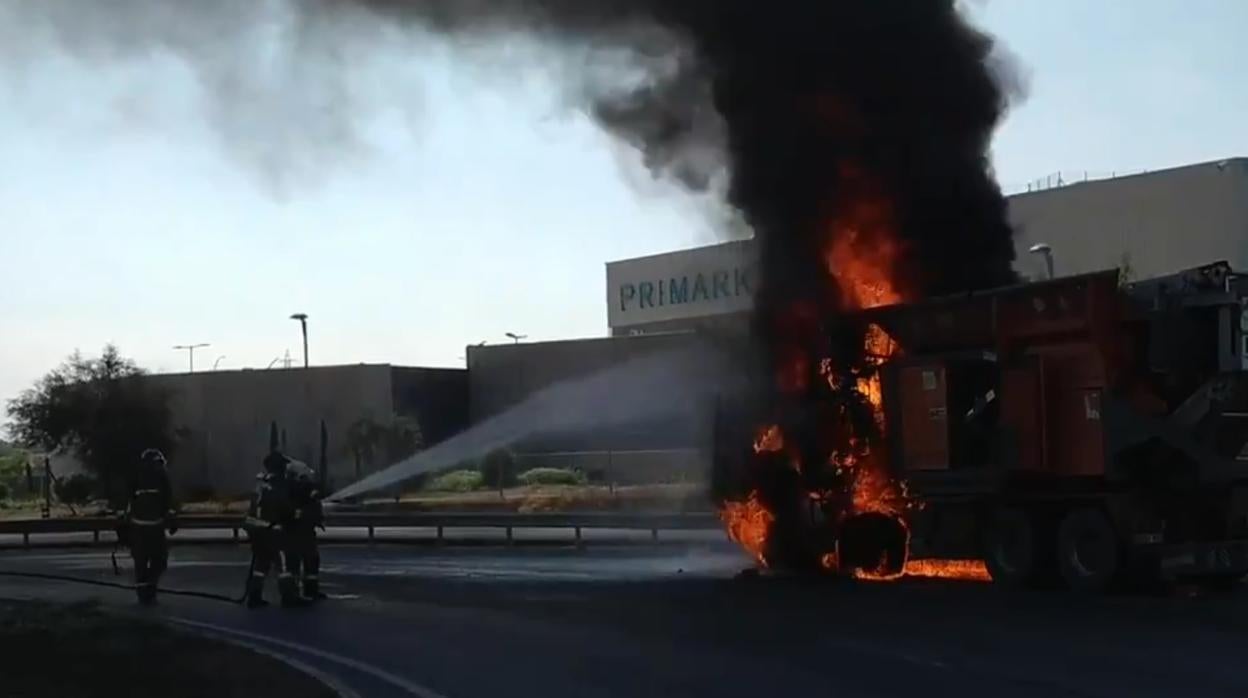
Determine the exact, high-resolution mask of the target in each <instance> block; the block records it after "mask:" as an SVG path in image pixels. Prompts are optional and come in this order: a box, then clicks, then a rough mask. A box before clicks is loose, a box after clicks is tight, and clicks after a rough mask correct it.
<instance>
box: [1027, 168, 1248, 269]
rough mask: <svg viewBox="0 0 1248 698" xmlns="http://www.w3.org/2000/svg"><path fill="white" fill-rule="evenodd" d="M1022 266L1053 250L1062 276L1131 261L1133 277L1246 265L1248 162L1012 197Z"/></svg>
mask: <svg viewBox="0 0 1248 698" xmlns="http://www.w3.org/2000/svg"><path fill="white" fill-rule="evenodd" d="M1010 220H1011V222H1012V223H1013V225H1014V227H1015V248H1016V250H1017V253H1018V263H1017V264H1016V265H1015V266H1016V267H1017V268H1018V269H1019V271H1020V272H1021V273H1023V274H1025V275H1028V276H1030V277H1032V278H1042V277H1043V274H1044V272H1043V260H1042V259H1040V258H1037V256H1036V255H1032V254H1029V253H1028V252H1027V250H1028V249H1029V248H1030V247H1031V246H1032V245H1034V244H1036V243H1039V242H1044V243H1048V244H1049V245H1051V246H1052V247H1053V251H1054V263H1055V264H1054V266H1055V268H1056V272H1057V274H1058V275H1059V276H1062V275H1069V274H1078V273H1081V272H1087V271H1096V270H1100V269H1107V268H1111V267H1118V266H1121V265H1122V264H1123V262H1124V260H1125V261H1126V262H1127V263H1128V264H1129V266H1130V268H1131V270H1132V272H1133V277H1134V278H1136V279H1140V278H1148V277H1151V276H1160V275H1163V274H1168V273H1171V272H1174V271H1178V270H1181V269H1186V268H1190V267H1195V266H1200V265H1202V264H1206V263H1209V262H1215V261H1218V260H1223V259H1225V260H1227V261H1229V262H1231V264H1232V266H1234V267H1236V268H1237V269H1248V159H1246V158H1234V159H1230V160H1223V161H1219V162H1212V163H1203V164H1198V165H1189V166H1186V167H1178V168H1174V169H1169V170H1160V171H1157V172H1150V173H1147V174H1141V175H1132V176H1129V177H1119V178H1117V179H1106V180H1099V181H1092V182H1085V183H1078V184H1071V185H1067V186H1063V187H1059V188H1056V189H1047V190H1044V191H1040V192H1034V193H1027V194H1018V195H1016V196H1012V197H1010Z"/></svg>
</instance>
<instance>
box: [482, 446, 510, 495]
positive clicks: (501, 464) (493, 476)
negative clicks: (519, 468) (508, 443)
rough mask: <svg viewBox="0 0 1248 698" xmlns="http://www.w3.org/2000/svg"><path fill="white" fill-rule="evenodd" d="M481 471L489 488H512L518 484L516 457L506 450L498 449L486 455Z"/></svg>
mask: <svg viewBox="0 0 1248 698" xmlns="http://www.w3.org/2000/svg"><path fill="white" fill-rule="evenodd" d="M479 469H480V471H481V475H482V476H483V477H484V478H485V484H486V485H487V486H489V487H500V486H502V487H510V486H512V485H514V484H516V481H517V480H516V457H515V456H514V455H512V453H511V451H509V450H507V449H505V448H497V449H494V450H493V451H490V452H489V453H487V454H485V458H482V459H481V465H480V466H479Z"/></svg>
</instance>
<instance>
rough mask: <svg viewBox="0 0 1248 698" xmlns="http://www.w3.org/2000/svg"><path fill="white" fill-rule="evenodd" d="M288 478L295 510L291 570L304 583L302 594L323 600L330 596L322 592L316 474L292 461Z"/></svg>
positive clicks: (289, 537) (320, 513)
mask: <svg viewBox="0 0 1248 698" xmlns="http://www.w3.org/2000/svg"><path fill="white" fill-rule="evenodd" d="M286 479H287V482H288V486H289V488H290V500H291V505H292V507H293V509H294V517H293V520H292V521H291V523H290V531H289V533H288V535H287V546H288V550H289V551H290V564H291V571H292V572H293V573H294V574H295V578H296V579H297V580H299V582H300V584H301V585H302V592H303V596H305V597H307V598H308V599H310V600H312V601H320V600H323V599H325V598H327V597H326V596H325V594H323V593H321V583H320V570H321V553H320V550H319V549H318V546H317V542H316V529H317V527H321V528H324V523H323V522H324V513H323V511H322V509H321V492H320V488H319V487H318V486H317V482H316V473H314V472H313V471H312V468H309V467H308V466H307V464H306V463H303V462H300V461H293V462H291V463H290V465H289V466H287V468H286Z"/></svg>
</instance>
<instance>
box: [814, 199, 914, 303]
mask: <svg viewBox="0 0 1248 698" xmlns="http://www.w3.org/2000/svg"><path fill="white" fill-rule="evenodd" d="M831 232H832V239H831V243H830V244H829V245H828V248H827V251H826V252H825V255H824V263H825V264H826V265H827V268H828V271H829V273H831V274H832V277H833V278H834V279H836V283H837V286H839V287H840V289H841V295H842V298H843V299H844V303H845V305H846V307H847V308H848V309H859V308H874V307H876V306H880V305H892V304H893V303H900V302H901V294H900V293H899V292H898V291H897V288H896V286H895V284H894V283H893V267H894V266H895V264H896V261H897V257H898V253H899V252H900V251H901V250H900V246H899V245H898V243H897V240H896V238H895V237H894V235H893V224H892V220H891V215H890V213H889V207H888V205H887V202H886V201H884V200H874V199H870V198H864V199H861V200H859V201H857V202H855V204H854V205H852V206H850V207H849V208H848V210H847V211H846V212H845V213H844V214H843V215H842V216H841V217H840V218H838V219H837V220H836V221H835V222H834V223H833V226H832V231H831Z"/></svg>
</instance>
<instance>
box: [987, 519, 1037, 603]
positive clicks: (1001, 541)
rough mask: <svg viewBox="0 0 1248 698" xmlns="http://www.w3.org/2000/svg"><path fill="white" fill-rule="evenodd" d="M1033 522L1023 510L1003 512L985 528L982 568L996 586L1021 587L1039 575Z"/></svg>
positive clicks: (1033, 581)
mask: <svg viewBox="0 0 1248 698" xmlns="http://www.w3.org/2000/svg"><path fill="white" fill-rule="evenodd" d="M1038 542H1039V537H1038V535H1037V525H1036V522H1034V521H1033V520H1032V517H1031V516H1030V515H1029V514H1028V513H1027V512H1026V511H1024V510H1022V509H1002V510H1000V511H998V512H996V513H995V514H994V515H993V516H992V517H991V518H990V519H989V520H988V521H987V524H986V526H985V527H984V532H983V548H984V565H985V566H986V567H987V568H988V574H989V575H991V576H992V581H993V582H994V583H996V584H1000V585H1002V586H1007V587H1023V586H1029V585H1032V584H1034V583H1035V581H1036V580H1037V578H1038V577H1039V576H1040V572H1041V568H1042V565H1041V559H1040V555H1041V554H1042V551H1041V547H1040V546H1039V545H1038Z"/></svg>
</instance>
